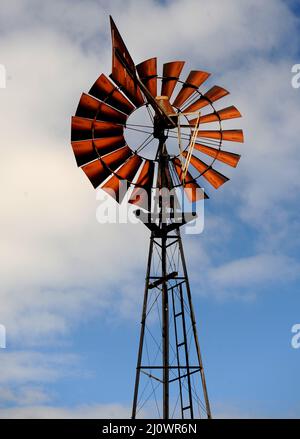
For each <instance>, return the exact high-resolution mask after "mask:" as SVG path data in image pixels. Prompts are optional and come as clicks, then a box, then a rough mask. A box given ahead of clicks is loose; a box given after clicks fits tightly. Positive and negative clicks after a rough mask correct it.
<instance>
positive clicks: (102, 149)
mask: <svg viewBox="0 0 300 439" xmlns="http://www.w3.org/2000/svg"><path fill="white" fill-rule="evenodd" d="M123 146H125V140H124V137H123V136H116V137H105V138H103V139H94V140H79V141H75V142H72V148H73V152H74V155H75V159H76V162H77V165H78V166H83V165H85V164H86V163H88V162H90V161H92V160H95V159H96V158H99V156H102V155H106V154H108V153H109V152H112V151H115V150H116V149H119V148H122V147H123Z"/></svg>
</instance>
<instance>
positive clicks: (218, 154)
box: [194, 143, 241, 168]
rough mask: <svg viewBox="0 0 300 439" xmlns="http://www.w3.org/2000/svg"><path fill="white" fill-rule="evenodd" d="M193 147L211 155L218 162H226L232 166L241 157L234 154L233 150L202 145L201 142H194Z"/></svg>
mask: <svg viewBox="0 0 300 439" xmlns="http://www.w3.org/2000/svg"><path fill="white" fill-rule="evenodd" d="M194 148H195V149H197V150H198V151H201V152H202V153H203V154H206V155H208V156H210V157H213V158H214V159H216V160H219V161H220V162H223V163H226V165H229V166H232V167H233V168H236V167H237V165H238V162H239V160H240V158H241V156H240V155H239V154H235V153H233V152H228V151H222V150H220V149H217V148H213V147H211V146H206V145H202V144H201V143H195V146H194Z"/></svg>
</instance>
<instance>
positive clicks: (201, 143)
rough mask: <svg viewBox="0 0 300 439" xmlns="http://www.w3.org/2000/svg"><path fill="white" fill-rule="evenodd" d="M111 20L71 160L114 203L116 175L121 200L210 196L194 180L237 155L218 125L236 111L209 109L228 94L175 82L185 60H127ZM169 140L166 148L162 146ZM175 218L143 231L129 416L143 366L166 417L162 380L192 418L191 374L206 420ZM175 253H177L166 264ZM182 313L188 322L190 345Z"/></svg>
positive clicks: (216, 183) (238, 138)
mask: <svg viewBox="0 0 300 439" xmlns="http://www.w3.org/2000/svg"><path fill="white" fill-rule="evenodd" d="M110 22H111V32H112V52H113V53H112V73H111V74H110V79H109V78H108V77H107V76H105V75H104V74H101V75H100V77H99V78H98V79H97V81H96V82H95V83H94V85H93V86H92V87H91V89H90V90H89V92H88V94H86V93H83V94H82V96H81V98H80V101H79V104H78V108H77V111H76V114H75V116H74V117H73V118H72V134H71V140H72V148H73V151H74V155H75V158H76V161H77V165H78V166H80V167H81V169H82V170H83V171H84V173H85V174H86V175H87V177H88V178H89V180H90V181H91V183H92V185H93V186H94V187H95V188H96V187H98V186H100V187H101V188H102V189H103V190H106V191H108V192H109V193H110V194H111V193H112V192H113V194H114V196H115V198H116V200H117V201H118V202H119V203H120V202H122V200H123V199H124V196H125V193H126V191H120V181H125V182H126V190H127V189H130V190H131V192H130V196H129V199H128V200H129V202H130V203H132V204H135V205H137V206H140V207H143V208H145V209H147V210H149V211H151V208H152V206H151V199H152V198H151V192H152V190H153V189H156V190H161V189H162V188H168V189H171V188H175V187H179V188H180V187H182V188H183V189H184V191H185V192H186V194H187V196H188V198H189V200H190V201H191V202H195V201H198V200H199V199H200V198H208V195H207V194H206V192H204V191H199V189H200V185H199V181H200V179H201V183H202V182H203V183H204V184H208V186H209V185H210V186H212V187H214V188H215V189H218V188H219V187H220V186H221V185H222V184H223V183H225V182H226V181H227V180H228V178H227V177H226V176H225V175H223V174H222V173H220V172H219V171H217V170H216V169H215V168H214V164H215V162H216V161H218V162H222V163H224V164H226V165H229V166H232V167H236V166H237V164H238V162H239V159H240V155H238V154H236V153H235V152H230V151H228V150H227V145H228V142H243V132H242V130H240V129H234V130H233V129H227V130H225V129H223V123H224V121H226V120H229V119H235V118H239V117H241V114H240V112H239V111H238V110H237V109H236V108H235V107H234V106H229V107H226V108H223V109H220V110H217V109H216V108H215V104H214V103H215V102H216V101H219V100H220V99H222V98H223V97H225V96H226V95H228V94H229V92H228V91H227V90H225V89H224V88H222V87H219V86H216V85H215V86H213V87H212V88H210V89H209V90H208V91H201V90H200V88H202V87H203V86H204V83H205V81H206V80H207V79H208V78H209V76H210V74H209V73H207V72H203V71H198V70H193V71H191V72H190V73H189V74H188V76H187V78H186V79H185V80H184V81H183V80H181V79H180V74H181V72H182V69H183V67H184V62H183V61H172V62H169V63H166V64H164V65H163V69H162V75H161V76H159V74H158V69H157V59H156V58H151V59H148V60H146V61H143V62H142V63H140V64H138V65H135V64H134V62H133V60H132V58H131V56H130V54H129V52H128V50H127V48H126V46H125V44H124V42H123V40H122V38H121V36H120V33H119V31H118V29H117V27H116V25H115V23H114V21H113V20H112V18H110ZM159 87H160V90H159V93H158V89H159ZM173 95H175V97H173ZM142 109H143V110H144V112H145V114H146V115H148V121H147V120H146V119H145V121H143V123H140V124H137V123H132V122H131V119H132V115H134V114H136V113H137V112H139V111H141V110H142ZM207 124H208V126H209V129H207ZM128 132H133V133H134V134H136V136H137V137H138V136H140V137H141V136H144V137H143V138H140V139H139V142H135V144H134V145H130V144H128V143H129V142H128V141H127V134H126V133H128ZM171 140H172V141H173V146H172V148H171V149H172V150H171V151H170V148H169V142H170V141H171ZM151 154H152V156H151ZM145 195H146V196H145ZM182 224H183V223H182ZM182 224H178V223H177V224H174V223H172V220H171V217H169V222H168V224H165V223H163V222H161V221H160V220H158V223H156V224H152V225H150V226H149V225H148V227H149V229H150V230H151V238H150V249H149V258H148V266H147V276H146V285H145V296H144V306H143V314H142V328H141V335H140V347H139V354H138V362H137V370H136V382H135V392H134V401H133V412H132V417H133V418H135V417H136V416H137V413H138V411H139V405H141V401H140V400H139V394H140V393H141V392H140V388H139V386H140V380H141V372H143V375H145V377H146V378H148V379H149V380H153V379H154V380H156V381H157V382H158V383H160V384H161V387H162V395H161V400H162V408H163V412H162V417H163V418H165V419H168V418H169V417H170V416H171V405H172V404H173V403H174V401H173V400H172V398H171V396H170V386H171V385H172V383H174V382H176V383H177V384H178V392H177V393H178V395H179V396H178V398H179V399H180V404H179V403H178V404H179V407H180V409H178V410H179V412H178V411H176V410H175V409H174V413H175V414H176V416H177V417H178V416H180V417H182V418H184V417H190V418H194V417H196V414H195V404H196V403H195V401H197V398H196V399H195V397H194V394H193V386H192V379H193V378H194V375H196V374H197V373H198V374H199V377H200V381H201V382H200V387H201V389H202V395H203V401H204V403H203V404H202V406H201V410H202V412H203V413H204V414H205V415H206V416H207V417H211V411H210V406H209V400H208V396H207V390H206V383H205V376H204V370H203V365H202V360H201V355H200V347H199V342H198V336H197V331H196V325H195V316H194V311H193V305H192V301H191V294H190V287H189V281H188V276H187V270H186V264H185V260H184V255H183V248H182V242H181V237H180V230H179V229H180V226H181V225H182ZM146 225H147V224H146ZM155 249H156V252H157V254H158V255H159V260H158V264H156V265H157V266H158V267H159V268H158V269H157V268H156V272H155V273H154V272H153V270H154V265H155V263H154V250H155ZM170 251H171V252H172V263H171V262H170V261H171V257H170V254H169V252H170ZM176 252H177V253H178V258H177V263H176V264H175V265H174V260H175V259H174V254H175V253H176ZM150 290H155V291H156V293H157V294H156V296H155V297H156V298H155V300H156V302H157V301H158V298H161V308H160V315H161V321H162V327H161V330H159V331H158V334H159V336H160V347H161V349H160V351H161V352H160V353H161V355H157V356H156V359H155V360H156V361H158V364H157V365H156V366H155V365H154V364H149V363H151V361H150V359H149V358H148V360H147V363H148V365H145V361H144V357H143V355H144V351H145V349H144V346H145V337H146V335H145V333H146V329H147V317H148V312H150V311H149V310H150V309H151V300H150V298H149V291H150ZM153 300H154V299H153ZM178 310H179V311H178ZM172 319H173V329H172V330H171V326H170V325H171V320H172ZM178 319H180V322H179V321H178ZM188 320H189V321H190V324H191V328H192V329H191V333H192V341H191V342H190V346H188V330H187V326H188ZM178 328H181V331H180V333H181V338H182V341H180V340H179V338H178V337H179V335H178V333H179V330H178ZM171 332H172V333H173V335H171ZM172 337H173V338H172ZM172 343H173V345H174V352H175V353H176V355H175V360H174V361H175V363H174V364H175V365H174V366H172V360H171V357H170V348H171V347H172ZM191 345H193V347H194V351H195V358H196V360H195V361H194V363H195V364H194V363H193V364H191V362H192V360H191V354H190V349H191ZM181 348H182V350H183V351H184V353H183V354H182V353H181ZM157 358H159V360H157ZM149 370H150V372H149ZM153 370H154V371H159V373H161V375H160V376H157V375H156V376H155V375H154V374H153ZM175 370H176V371H177V372H176V373H177V375H176V376H175V377H173V378H172V376H171V374H172V373H175V372H174V371H175ZM157 373H158V372H157ZM197 391H198V390H196V393H197ZM199 400H200V398H199ZM172 401H173V402H172ZM174 404H175V403H174ZM201 410H200V413H199V416H201ZM203 413H202V415H203Z"/></svg>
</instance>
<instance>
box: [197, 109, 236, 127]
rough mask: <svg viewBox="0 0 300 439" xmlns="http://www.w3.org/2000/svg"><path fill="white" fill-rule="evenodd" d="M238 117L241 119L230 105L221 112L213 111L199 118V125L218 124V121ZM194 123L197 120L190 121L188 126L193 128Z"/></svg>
mask: <svg viewBox="0 0 300 439" xmlns="http://www.w3.org/2000/svg"><path fill="white" fill-rule="evenodd" d="M239 117H242V115H241V113H240V112H239V110H238V109H237V108H236V107H234V106H233V105H232V106H231V107H227V108H224V109H223V110H218V111H214V112H213V113H209V114H205V115H204V116H200V124H202V123H210V122H218V121H220V120H228V119H237V118H239ZM196 122H197V118H195V119H192V120H190V121H189V124H190V125H191V126H194V125H195V124H196Z"/></svg>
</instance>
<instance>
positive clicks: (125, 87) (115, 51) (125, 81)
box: [110, 18, 144, 107]
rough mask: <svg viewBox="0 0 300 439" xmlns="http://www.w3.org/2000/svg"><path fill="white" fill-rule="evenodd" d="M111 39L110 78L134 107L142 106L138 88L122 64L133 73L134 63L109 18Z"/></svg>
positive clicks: (142, 101)
mask: <svg viewBox="0 0 300 439" xmlns="http://www.w3.org/2000/svg"><path fill="white" fill-rule="evenodd" d="M110 25H111V37H112V55H113V56H112V73H111V75H110V76H111V78H112V79H113V81H114V82H115V83H116V84H117V85H118V86H119V87H120V88H121V90H122V91H123V92H124V93H125V94H126V96H128V97H129V99H130V100H131V101H132V102H133V103H134V105H135V106H136V107H139V106H141V105H143V103H144V99H143V96H142V93H141V90H140V88H139V87H138V86H137V84H136V83H135V82H134V81H133V79H132V78H131V76H130V75H128V73H127V71H126V68H125V67H124V64H123V63H122V61H121V60H123V62H124V63H125V64H126V65H128V67H129V68H131V69H132V71H135V65H134V62H133V60H132V58H131V56H130V54H129V52H128V49H127V47H126V46H125V43H124V41H123V39H122V37H121V35H120V33H119V31H118V29H117V27H116V25H115V23H114V21H113V19H112V18H110Z"/></svg>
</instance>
